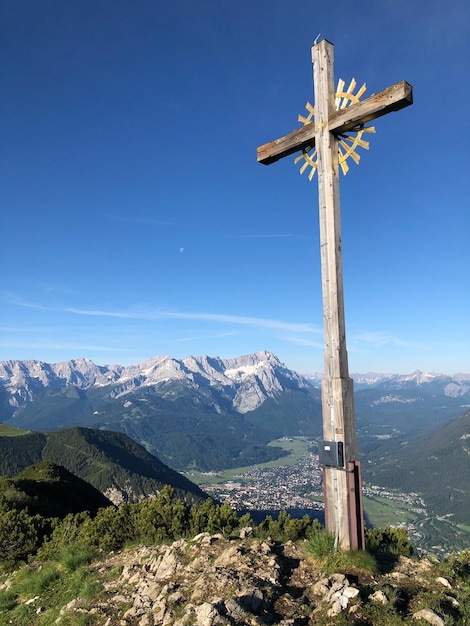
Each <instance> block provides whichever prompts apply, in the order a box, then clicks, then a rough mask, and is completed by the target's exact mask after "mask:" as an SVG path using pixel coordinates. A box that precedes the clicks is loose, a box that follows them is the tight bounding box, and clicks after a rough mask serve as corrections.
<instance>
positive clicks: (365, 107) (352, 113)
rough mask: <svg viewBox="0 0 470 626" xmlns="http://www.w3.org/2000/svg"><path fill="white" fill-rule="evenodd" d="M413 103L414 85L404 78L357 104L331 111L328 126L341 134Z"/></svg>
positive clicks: (337, 133)
mask: <svg viewBox="0 0 470 626" xmlns="http://www.w3.org/2000/svg"><path fill="white" fill-rule="evenodd" d="M410 104H413V87H412V86H411V85H410V84H409V83H407V82H406V81H405V80H402V81H401V82H399V83H396V84H395V85H392V86H391V87H387V89H384V90H383V91H381V92H380V93H377V94H372V96H369V97H368V98H366V100H362V101H360V102H358V103H357V104H354V105H352V106H350V107H347V108H345V109H340V110H339V111H333V113H330V116H329V120H328V122H329V123H328V127H329V129H330V132H332V133H334V134H335V135H340V134H341V133H345V132H347V131H348V130H352V129H353V128H356V127H357V126H360V125H361V124H367V122H370V121H372V120H375V119H377V118H378V117H382V115H386V114H387V113H391V112H392V111H399V110H400V109H404V108H405V107H407V106H409V105H410Z"/></svg>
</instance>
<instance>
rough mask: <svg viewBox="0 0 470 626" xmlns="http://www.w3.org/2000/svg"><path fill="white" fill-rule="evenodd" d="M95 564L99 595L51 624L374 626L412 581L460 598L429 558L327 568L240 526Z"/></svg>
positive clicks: (419, 608) (429, 616) (421, 611)
mask: <svg viewBox="0 0 470 626" xmlns="http://www.w3.org/2000/svg"><path fill="white" fill-rule="evenodd" d="M96 567H98V572H99V576H100V579H101V581H102V583H103V586H104V592H103V593H102V594H101V595H100V598H99V599H96V600H95V601H93V602H92V603H91V604H90V603H89V602H87V603H85V602H84V601H82V600H81V599H80V598H77V599H76V600H74V601H72V602H70V603H69V604H68V605H67V606H65V607H64V608H63V610H62V611H61V617H59V619H58V620H57V623H59V624H60V622H63V623H64V624H66V623H68V621H67V620H68V618H69V617H70V614H71V613H82V614H85V613H86V614H89V615H90V617H91V615H94V616H95V618H96V623H98V624H100V625H101V626H157V625H162V626H170V625H171V626H188V625H190V624H196V625H199V626H216V625H219V624H220V625H222V624H223V625H227V624H230V625H242V624H243V625H244V624H246V625H250V626H251V625H253V626H255V625H256V626H257V625H268V624H277V625H280V626H281V625H282V626H287V625H293V626H294V625H295V626H303V625H305V626H307V625H313V624H324V625H328V624H335V623H340V622H338V620H340V619H341V618H342V619H343V620H346V621H342V623H343V624H345V623H352V624H354V623H355V624H361V625H363V624H371V625H374V626H375V624H376V623H382V624H385V623H392V622H379V621H377V622H375V621H371V619H372V620H373V618H371V617H370V616H371V615H373V614H374V609H375V607H376V608H377V611H376V614H377V616H379V615H380V610H382V609H384V610H386V609H387V605H388V607H392V606H396V604H397V598H398V597H399V596H400V595H403V594H402V593H401V591H400V590H402V589H403V588H404V587H405V586H406V585H408V586H411V587H412V586H413V585H416V584H417V583H418V582H419V584H420V587H421V588H422V589H423V590H424V593H425V596H426V594H428V597H429V598H431V599H432V598H434V599H436V598H439V602H440V603H441V604H440V605H441V606H443V605H445V603H447V605H448V607H449V609H450V610H451V609H452V606H453V607H454V611H455V612H456V614H457V613H458V605H459V603H458V600H457V599H456V596H457V594H456V593H454V591H455V589H454V588H453V583H452V582H449V581H448V580H447V579H445V578H440V577H436V576H433V575H431V577H430V576H429V573H430V572H431V571H432V567H433V566H432V564H431V563H430V562H429V561H426V560H421V561H414V560H410V559H405V558H403V557H402V558H400V560H399V561H398V562H397V563H396V564H395V566H394V568H393V570H392V571H390V572H388V573H386V574H380V575H378V574H375V575H373V574H371V573H370V572H369V573H367V572H360V571H356V572H350V573H347V575H345V574H344V573H335V574H330V575H326V574H325V573H324V572H322V571H321V569H320V568H319V565H318V564H317V563H315V562H314V561H313V560H311V559H309V558H308V557H307V555H306V553H305V550H304V548H303V546H302V544H300V545H299V544H294V543H291V542H288V543H286V544H283V545H276V544H274V543H273V542H271V541H263V540H259V539H254V538H253V537H251V536H250V533H249V530H246V529H245V531H242V535H241V537H240V539H237V540H233V539H232V540H227V539H224V538H223V537H222V536H221V535H209V534H208V533H202V534H200V535H198V536H197V537H195V538H194V539H192V540H190V541H188V540H185V539H181V540H179V541H176V542H175V543H173V544H172V545H170V546H151V547H148V546H145V547H143V546H141V547H137V548H132V549H127V550H124V551H122V552H120V553H117V554H112V555H110V556H109V557H107V558H106V560H104V561H102V562H100V563H99V565H98V566H96ZM38 602H40V599H39V600H38ZM442 603H444V604H442ZM431 604H432V602H431ZM435 604H436V603H435V602H434V605H435ZM394 611H395V609H394ZM403 613H404V615H405V614H406V617H404V620H403V623H417V624H419V623H423V624H426V623H429V624H433V625H434V626H441V625H444V624H447V623H465V622H459V621H456V622H454V621H451V622H447V621H445V620H444V618H443V617H441V616H440V615H439V614H438V612H436V611H434V610H431V608H429V607H427V606H425V605H423V603H422V602H421V604H415V606H413V603H412V602H411V603H410V602H409V601H408V604H406V605H405V604H403ZM418 618H421V620H423V621H417V622H415V620H418ZM377 619H379V618H377ZM408 620H410V621H408ZM395 623H397V622H396V621H393V624H395Z"/></svg>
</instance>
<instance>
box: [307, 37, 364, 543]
mask: <svg viewBox="0 0 470 626" xmlns="http://www.w3.org/2000/svg"><path fill="white" fill-rule="evenodd" d="M312 63H313V67H314V90H315V146H316V148H317V154H318V170H317V173H318V201H319V217H320V247H321V268H322V296H323V320H324V333H325V376H324V378H323V382H322V413H323V437H324V439H325V440H327V441H329V442H339V443H342V446H343V464H344V465H343V467H330V466H326V467H325V468H324V474H323V477H324V495H325V524H326V527H327V529H328V530H330V531H331V532H332V533H334V534H335V538H336V542H337V544H338V545H339V546H341V547H343V548H345V549H358V548H362V547H363V539H362V537H363V528H362V521H361V524H360V527H359V528H357V526H358V524H357V522H356V519H361V520H362V505H361V502H360V500H361V498H360V494H357V493H356V489H355V485H356V481H351V480H350V477H349V476H348V473H349V472H351V471H356V472H357V471H358V470H357V469H355V470H352V468H351V467H350V464H354V463H355V462H356V459H357V446H356V423H355V414H354V398H353V381H352V379H351V378H350V377H349V372H348V354H347V350H346V329H345V317H344V297H343V264H342V254H341V221H340V197H339V171H338V167H339V165H338V138H337V135H336V134H334V133H332V132H331V131H330V128H329V117H330V115H331V113H333V112H334V111H335V87H334V74H333V45H332V44H331V43H329V42H328V41H326V40H323V41H321V42H320V43H318V44H316V45H314V46H313V47H312ZM355 467H356V466H355ZM358 507H359V508H360V510H357V509H358Z"/></svg>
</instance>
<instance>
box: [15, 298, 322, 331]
mask: <svg viewBox="0 0 470 626" xmlns="http://www.w3.org/2000/svg"><path fill="white" fill-rule="evenodd" d="M9 302H10V304H16V305H17V306H22V307H26V308H32V309H37V310H41V311H54V312H58V313H73V314H75V315H85V316H90V317H110V318H115V319H126V320H145V321H152V322H154V321H158V320H163V319H176V320H178V319H179V320H194V321H202V322H217V323H221V324H237V325H241V326H251V327H253V328H269V329H271V330H283V331H287V332H295V333H313V332H317V329H316V328H315V326H314V325H313V324H306V323H297V322H285V321H283V320H276V319H270V318H262V317H249V316H243V315H226V314H219V313H185V312H178V311H162V310H159V309H156V310H155V309H147V310H128V311H125V310H124V311H119V310H115V311H112V310H105V309H82V308H78V307H48V306H44V305H42V304H37V303H33V302H28V301H26V300H23V299H22V298H19V297H17V296H15V297H10V298H9Z"/></svg>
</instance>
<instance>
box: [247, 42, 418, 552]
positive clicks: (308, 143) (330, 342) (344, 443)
mask: <svg viewBox="0 0 470 626" xmlns="http://www.w3.org/2000/svg"><path fill="white" fill-rule="evenodd" d="M312 63H313V66H314V73H313V77H314V92H315V107H314V112H315V120H314V122H312V123H307V124H305V125H304V126H303V127H302V128H299V129H298V130H295V131H293V132H292V133H290V134H288V135H285V136H284V137H281V138H280V139H276V140H275V141H271V142H270V143H266V144H264V145H262V146H260V147H259V148H258V149H257V160H258V162H259V163H263V164H265V165H269V164H270V163H274V162H275V161H278V160H279V159H282V158H283V157H285V156H288V155H290V154H294V153H295V152H298V151H299V150H302V151H304V152H305V151H307V150H310V149H312V148H313V147H315V148H316V153H317V160H316V168H317V171H318V198H319V218H320V246H321V268H322V294H323V318H324V333H325V376H324V379H323V382H322V413H323V438H324V441H323V442H320V446H319V448H320V450H319V451H320V460H321V462H322V465H323V485H324V487H323V488H324V495H325V525H326V527H327V529H328V530H330V531H331V532H332V533H334V535H335V539H336V545H337V546H340V547H342V548H344V549H363V548H364V523H363V511H362V486H361V472H360V463H359V461H358V459H357V446H356V420H355V414H354V397H353V382H352V379H351V378H350V377H349V372H348V355H347V350H346V331H345V320H344V299H343V268H342V256H341V223H340V202H339V180H338V178H339V176H338V163H339V157H338V149H339V147H338V141H339V139H338V136H339V135H342V134H343V133H345V132H347V131H356V130H359V129H361V128H363V125H364V124H366V123H367V122H369V121H371V120H373V119H376V118H378V117H381V116H382V115H385V114H387V113H390V112H392V111H398V110H399V109H402V108H404V107H406V106H408V105H410V104H412V103H413V95H412V87H411V85H409V84H408V83H406V82H405V81H402V82H400V83H397V84H395V85H392V86H391V87H388V88H387V89H385V90H384V91H382V92H380V93H379V94H375V95H372V96H370V97H369V98H367V99H366V100H363V101H361V102H357V103H355V104H352V105H351V106H348V107H347V108H341V109H340V110H336V107H335V87H334V74H333V44H332V43H330V42H329V41H327V40H323V41H320V42H319V43H318V44H317V43H316V44H314V45H313V46H312Z"/></svg>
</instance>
